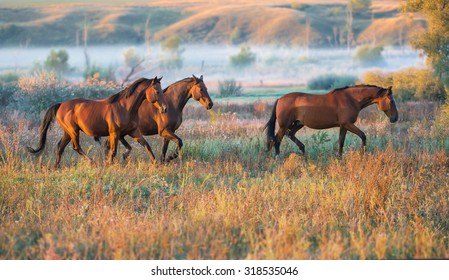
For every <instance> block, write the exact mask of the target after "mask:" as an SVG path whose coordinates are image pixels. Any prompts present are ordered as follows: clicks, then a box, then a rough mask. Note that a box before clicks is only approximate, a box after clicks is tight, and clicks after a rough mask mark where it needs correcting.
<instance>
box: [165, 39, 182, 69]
mask: <svg viewBox="0 0 449 280" xmlns="http://www.w3.org/2000/svg"><path fill="white" fill-rule="evenodd" d="M161 48H162V50H164V51H165V52H166V55H165V57H164V58H163V59H162V67H164V68H167V69H175V68H177V69H180V68H182V62H183V58H182V53H183V52H184V49H183V48H182V47H181V38H179V36H177V35H173V36H170V37H168V38H167V39H166V40H165V41H164V42H163V43H162V44H161Z"/></svg>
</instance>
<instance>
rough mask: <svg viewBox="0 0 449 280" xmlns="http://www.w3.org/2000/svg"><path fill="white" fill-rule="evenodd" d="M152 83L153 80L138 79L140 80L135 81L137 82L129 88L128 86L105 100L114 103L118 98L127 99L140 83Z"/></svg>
mask: <svg viewBox="0 0 449 280" xmlns="http://www.w3.org/2000/svg"><path fill="white" fill-rule="evenodd" d="M152 81H153V79H146V78H140V79H137V80H135V81H134V82H133V83H132V84H131V85H130V86H128V87H126V88H124V89H122V90H121V91H119V92H118V93H116V94H114V95H111V96H110V97H108V98H107V99H106V100H107V101H108V102H109V103H114V102H116V101H117V100H119V99H120V97H122V96H123V97H125V98H128V97H130V96H131V95H133V93H134V92H135V91H136V89H137V87H138V86H139V85H140V84H141V83H143V82H152Z"/></svg>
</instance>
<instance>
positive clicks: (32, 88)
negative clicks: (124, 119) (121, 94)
mask: <svg viewBox="0 0 449 280" xmlns="http://www.w3.org/2000/svg"><path fill="white" fill-rule="evenodd" d="M17 86H18V87H17V92H16V94H15V100H16V104H17V108H16V109H17V110H19V111H22V112H26V113H27V114H31V115H39V114H40V113H41V112H43V111H45V110H47V109H48V108H49V107H50V106H51V105H53V104H54V103H57V102H63V101H66V100H69V99H73V98H77V97H83V98H88V99H102V98H105V97H107V96H109V95H112V94H114V93H116V92H118V91H119V89H120V87H119V86H118V85H116V84H115V83H113V82H106V81H101V80H98V79H95V78H89V79H88V80H87V81H86V82H85V83H79V84H72V83H69V82H67V81H64V80H61V79H60V78H59V76H58V75H57V74H56V73H55V72H46V71H41V72H35V73H34V74H33V75H31V76H26V77H22V78H20V80H19V81H18V83H17Z"/></svg>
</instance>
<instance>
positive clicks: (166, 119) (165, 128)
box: [105, 75, 214, 161]
mask: <svg viewBox="0 0 449 280" xmlns="http://www.w3.org/2000/svg"><path fill="white" fill-rule="evenodd" d="M164 96H165V100H166V101H167V104H168V108H167V113H166V114H160V113H159V112H158V110H157V108H156V107H155V106H154V105H153V104H152V103H150V102H144V103H143V104H142V106H140V108H139V128H140V131H141V132H142V134H143V135H156V134H159V135H160V136H162V137H163V138H164V145H163V147H162V156H161V159H162V161H165V156H166V153H167V149H168V144H169V142H170V141H173V142H174V143H175V144H176V145H177V148H176V151H175V152H174V154H173V155H172V156H170V157H169V159H168V161H170V160H172V159H174V158H176V157H178V155H179V152H180V150H181V148H182V145H183V143H182V140H181V138H179V136H177V135H176V134H175V131H176V130H177V129H178V128H179V126H180V125H181V123H182V110H183V109H184V106H185V105H186V104H187V102H188V101H189V99H190V98H193V99H195V100H196V101H199V102H200V103H201V104H202V105H203V106H204V107H205V108H206V109H207V110H209V109H211V108H212V106H213V105H214V104H213V102H212V99H211V98H210V96H209V93H208V92H207V88H206V85H205V84H204V81H203V75H201V77H199V78H197V77H196V76H195V75H192V77H189V78H185V79H183V80H180V81H177V82H175V83H173V84H171V85H169V86H168V87H167V88H166V89H164ZM120 142H121V143H122V144H123V145H124V146H125V148H126V149H127V151H126V152H125V153H124V154H123V158H124V159H126V158H127V157H128V155H129V154H130V152H131V146H130V145H129V144H128V142H126V140H125V138H124V135H122V137H120ZM105 144H106V149H108V148H109V143H108V142H106V143H105Z"/></svg>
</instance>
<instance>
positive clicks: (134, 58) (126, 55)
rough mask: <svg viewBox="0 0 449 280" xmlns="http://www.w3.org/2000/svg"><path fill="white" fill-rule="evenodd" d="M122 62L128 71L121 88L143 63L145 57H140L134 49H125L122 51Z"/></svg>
mask: <svg viewBox="0 0 449 280" xmlns="http://www.w3.org/2000/svg"><path fill="white" fill-rule="evenodd" d="M123 60H124V62H125V65H126V66H127V67H129V68H130V71H129V73H128V75H126V77H125V78H124V79H123V81H122V86H123V85H124V84H125V83H126V82H128V80H129V78H131V76H132V75H133V74H134V72H135V71H136V70H137V68H138V67H139V66H140V65H141V64H142V63H143V62H144V61H145V57H141V56H140V55H139V53H138V52H137V50H136V49H135V48H127V49H125V50H124V51H123Z"/></svg>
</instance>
